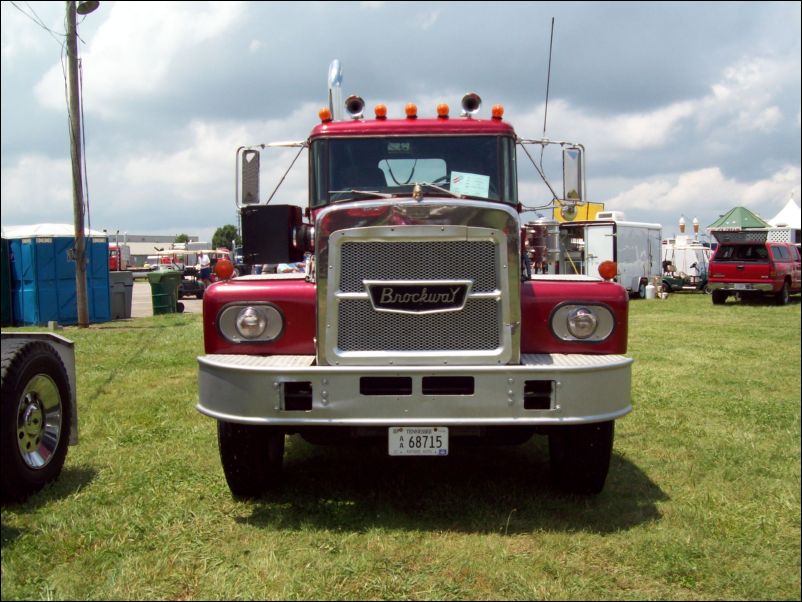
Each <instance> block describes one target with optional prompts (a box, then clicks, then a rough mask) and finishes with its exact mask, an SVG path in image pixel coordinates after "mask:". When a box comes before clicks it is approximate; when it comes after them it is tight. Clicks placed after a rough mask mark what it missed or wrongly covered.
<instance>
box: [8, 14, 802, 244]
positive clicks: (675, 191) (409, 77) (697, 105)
mask: <svg viewBox="0 0 802 602" xmlns="http://www.w3.org/2000/svg"><path fill="white" fill-rule="evenodd" d="M552 17H554V18H555V31H554V50H553V59H552V67H551V88H550V95H549V104H548V120H547V125H546V136H547V137H548V138H551V139H554V140H571V141H576V142H581V143H583V144H584V145H585V147H586V149H587V187H588V192H589V197H590V200H593V201H596V202H603V203H605V204H606V207H607V209H611V210H619V211H623V212H624V213H625V214H626V217H627V218H628V219H632V220H637V221H649V222H658V223H661V224H663V228H664V234H665V235H668V234H672V233H674V232H675V231H676V229H677V228H676V223H677V221H678V219H679V217H680V216H681V215H684V216H685V218H686V219H687V220H688V222H690V221H691V220H692V219H693V217H698V219H699V221H700V223H701V224H702V227H704V226H706V225H708V224H710V223H711V222H713V221H714V220H715V219H717V218H718V216H719V215H721V214H722V213H724V212H726V211H728V210H729V209H731V208H732V207H735V206H745V207H748V208H750V209H752V210H753V211H755V212H757V213H758V214H760V215H761V216H763V217H764V218H767V219H768V218H771V217H773V216H774V215H775V214H776V213H777V212H778V211H779V210H780V209H782V207H783V206H784V205H785V204H786V202H787V201H788V200H789V199H790V198H792V197H793V198H794V199H796V201H797V203H799V200H800V72H802V68H801V67H800V37H801V36H800V22H801V21H802V19H801V18H800V3H799V2H754V3H752V2H747V3H737V2H712V3H704V2H692V3H691V2H688V3H656V2H644V3H641V2H626V3H612V2H591V3H581V2H576V3H574V2H559V3H550V2H536V3H535V2H532V3H530V2H509V3H507V2H493V3H478V2H477V3H474V2H467V3H466V2H421V3H418V2H311V3H304V2H220V3H217V2H208V3H207V2H166V1H161V2H159V3H158V4H156V3H150V2H106V1H104V2H101V3H100V8H99V9H98V10H96V11H95V12H93V13H91V14H89V15H87V16H85V17H79V34H80V38H81V42H80V48H79V54H80V56H81V61H82V79H83V98H84V101H83V102H84V107H83V109H84V120H85V135H86V148H85V151H86V165H87V178H88V195H89V217H90V219H91V226H92V228H93V229H107V230H108V231H109V232H112V233H114V232H116V231H120V233H123V232H128V233H133V234H178V233H187V234H190V235H198V236H200V237H201V240H210V239H211V235H212V233H213V232H214V230H215V229H216V228H217V227H218V226H221V225H224V224H232V223H236V213H235V211H236V210H235V202H234V185H235V169H234V158H235V151H236V149H237V148H238V147H239V146H242V145H251V144H259V143H266V142H271V141H278V140H302V139H304V138H306V137H307V136H308V134H309V132H310V130H311V128H312V127H313V126H314V125H315V123H316V122H317V111H318V109H319V108H320V107H321V106H323V105H324V104H325V102H326V77H327V73H328V67H329V64H330V62H331V60H332V59H334V58H338V59H340V61H341V63H342V65H343V74H344V83H343V92H344V94H345V95H348V94H351V93H356V94H359V95H361V96H362V97H364V98H365V100H366V102H367V104H368V107H372V106H373V105H374V104H375V103H378V102H383V103H385V104H387V105H388V107H389V111H390V114H391V116H392V115H393V114H395V115H400V114H401V113H402V107H403V106H404V104H405V103H407V102H417V103H418V105H419V107H420V113H421V115H422V116H433V115H434V112H435V105H436V103H438V102H448V103H449V104H450V105H451V107H452V113H453V114H456V113H457V107H458V106H459V100H460V98H461V97H462V95H463V94H464V93H465V92H467V91H476V92H477V93H479V94H480V95H481V96H482V98H483V100H484V106H483V111H482V112H481V113H480V114H479V116H480V117H482V116H485V117H489V107H490V106H492V105H493V104H496V103H501V104H503V105H504V106H505V108H506V112H505V119H506V120H508V121H509V122H511V123H512V124H513V126H514V127H515V128H516V131H517V133H518V135H519V136H521V137H524V138H539V137H541V136H542V135H543V118H544V101H545V97H546V79H547V77H546V76H547V72H548V54H549V36H550V28H551V20H552ZM64 32H65V24H64V3H63V2H26V1H24V0H18V1H15V2H6V1H4V2H3V3H2V86H1V90H2V128H1V129H0V132H1V133H2V224H3V226H9V225H19V224H32V223H40V222H63V223H72V221H73V211H72V192H71V191H72V183H71V175H70V173H71V172H70V155H69V143H68V135H67V109H66V106H67V103H66V100H65V75H64V73H65V68H66V67H65V66H64V65H65V62H64V59H63V57H62V54H63V53H62V41H63V39H64ZM292 155H293V152H290V151H287V150H269V151H266V152H265V154H263V156H262V194H263V197H266V196H267V195H268V194H269V193H270V191H272V189H273V187H274V186H275V184H277V183H278V181H279V179H280V177H281V175H282V174H283V172H284V170H285V169H286V168H287V167H288V166H289V164H290V161H291V158H292ZM537 155H539V153H536V156H537ZM305 158H306V157H305V155H304V156H303V159H305ZM558 159H559V157H558V153H557V152H556V151H555V152H553V154H551V153H549V152H548V151H547V153H546V158H545V161H544V164H545V166H546V169H547V171H548V172H549V175H550V179H551V180H552V181H553V182H554V184H555V188H557V189H561V176H560V173H559V163H558ZM519 178H520V191H521V200H522V201H523V202H524V203H525V204H526V205H540V204H543V203H546V202H548V201H549V199H550V195H549V193H548V190H547V189H546V187H545V186H544V185H543V184H542V183H541V182H540V180H539V178H538V177H537V174H536V172H535V170H534V168H532V166H531V164H529V161H528V159H526V158H525V157H523V156H521V159H520V160H519ZM305 200H306V169H305V165H303V161H301V160H299V162H298V164H297V165H296V167H295V168H294V170H293V171H292V172H291V173H290V175H289V176H288V178H287V180H286V181H285V183H284V185H283V186H282V188H281V189H280V191H279V193H278V195H277V196H276V198H275V199H274V201H273V202H288V203H295V204H304V203H305Z"/></svg>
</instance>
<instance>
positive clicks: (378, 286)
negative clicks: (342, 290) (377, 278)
mask: <svg viewBox="0 0 802 602" xmlns="http://www.w3.org/2000/svg"><path fill="white" fill-rule="evenodd" d="M365 284H366V286H367V288H368V291H369V294H370V299H371V301H372V302H373V307H374V308H375V309H376V310H377V311H394V312H400V313H428V312H440V311H459V310H460V309H462V307H463V306H464V305H465V300H466V298H467V295H468V290H469V289H470V282H469V281H468V282H461V281H458V282H448V283H443V284H439V283H434V282H431V283H430V282H427V283H424V282H419V283H414V284H411V283H410V284H406V283H396V282H366V283H365Z"/></svg>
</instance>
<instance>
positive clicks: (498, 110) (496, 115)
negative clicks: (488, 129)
mask: <svg viewBox="0 0 802 602" xmlns="http://www.w3.org/2000/svg"><path fill="white" fill-rule="evenodd" d="M492 113H493V119H501V118H502V117H504V107H503V106H502V105H493V109H492Z"/></svg>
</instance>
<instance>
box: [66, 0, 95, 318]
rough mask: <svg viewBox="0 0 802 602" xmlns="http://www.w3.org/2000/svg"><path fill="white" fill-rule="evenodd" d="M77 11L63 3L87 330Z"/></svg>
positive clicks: (77, 253) (80, 303)
mask: <svg viewBox="0 0 802 602" xmlns="http://www.w3.org/2000/svg"><path fill="white" fill-rule="evenodd" d="M87 4H88V6H87V7H86V8H82V10H81V14H87V13H89V12H91V11H92V10H94V9H95V8H97V4H98V3H97V2H94V3H91V4H90V3H87ZM77 12H78V9H77V8H76V3H75V2H74V0H68V1H67V58H68V63H69V92H70V106H69V118H70V156H71V157H72V210H73V219H74V221H75V247H74V255H73V259H74V260H75V304H76V308H77V310H78V326H80V327H81V328H86V327H87V326H89V306H88V304H87V294H86V241H85V233H84V222H85V220H84V186H83V169H82V167H81V158H82V156H83V155H82V153H81V97H80V92H79V87H78V28H77V25H76V19H77V16H76V15H77Z"/></svg>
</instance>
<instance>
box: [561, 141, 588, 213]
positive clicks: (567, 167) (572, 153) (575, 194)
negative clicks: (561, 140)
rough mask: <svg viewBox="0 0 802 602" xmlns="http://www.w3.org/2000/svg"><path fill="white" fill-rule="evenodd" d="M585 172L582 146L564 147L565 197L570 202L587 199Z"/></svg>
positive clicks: (579, 201)
mask: <svg viewBox="0 0 802 602" xmlns="http://www.w3.org/2000/svg"><path fill="white" fill-rule="evenodd" d="M584 172H585V169H584V157H583V149H582V147H580V146H569V147H568V148H563V198H564V199H565V200H566V201H567V202H568V203H569V204H570V203H581V202H582V201H584V200H585V186H584V183H585V179H584V177H583V176H584Z"/></svg>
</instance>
